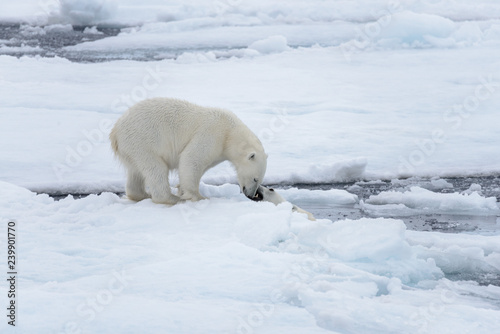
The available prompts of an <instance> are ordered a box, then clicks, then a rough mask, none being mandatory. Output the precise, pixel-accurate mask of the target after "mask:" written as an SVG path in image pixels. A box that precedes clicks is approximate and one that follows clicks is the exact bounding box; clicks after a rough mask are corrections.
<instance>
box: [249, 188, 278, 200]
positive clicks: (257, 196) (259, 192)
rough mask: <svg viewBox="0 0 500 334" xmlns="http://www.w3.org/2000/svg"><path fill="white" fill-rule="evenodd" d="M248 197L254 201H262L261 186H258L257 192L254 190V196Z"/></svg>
mask: <svg viewBox="0 0 500 334" xmlns="http://www.w3.org/2000/svg"><path fill="white" fill-rule="evenodd" d="M270 190H273V189H270ZM249 198H250V199H251V200H252V201H255V202H260V201H262V200H263V199H264V193H263V192H262V186H259V188H258V189H257V192H255V196H253V197H249Z"/></svg>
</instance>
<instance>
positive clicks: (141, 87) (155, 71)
mask: <svg viewBox="0 0 500 334" xmlns="http://www.w3.org/2000/svg"><path fill="white" fill-rule="evenodd" d="M144 72H145V73H144V76H143V78H142V80H141V82H140V84H137V85H135V86H134V87H132V89H131V90H130V92H129V93H128V94H121V95H120V96H119V97H117V98H116V99H115V100H114V101H113V102H112V104H111V110H112V111H113V112H114V113H122V112H124V111H126V110H127V109H128V108H130V107H131V106H133V105H134V104H136V103H137V102H140V101H142V100H145V99H147V98H149V97H151V94H152V92H153V91H154V90H156V89H158V88H159V87H160V86H161V84H162V83H163V81H164V80H165V72H163V71H162V68H161V66H160V65H159V64H158V65H156V66H155V67H153V66H147V67H146V68H145V69H144ZM113 124H114V121H113V120H111V119H108V118H103V119H101V120H100V121H99V124H98V125H97V126H96V127H94V128H93V129H83V130H81V134H82V136H83V138H82V139H81V140H80V141H78V142H77V143H76V144H75V145H66V147H65V151H66V156H65V159H64V161H62V162H54V163H52V171H53V172H54V174H55V175H56V178H57V180H58V181H59V182H62V181H63V180H64V177H65V175H67V174H68V173H70V172H71V171H72V170H73V169H74V168H77V167H79V166H80V165H81V164H82V163H83V161H84V159H85V158H86V157H88V156H90V155H91V154H92V153H93V152H94V150H95V148H96V147H98V146H99V145H108V144H109V140H108V134H109V132H110V131H111V129H112V128H113Z"/></svg>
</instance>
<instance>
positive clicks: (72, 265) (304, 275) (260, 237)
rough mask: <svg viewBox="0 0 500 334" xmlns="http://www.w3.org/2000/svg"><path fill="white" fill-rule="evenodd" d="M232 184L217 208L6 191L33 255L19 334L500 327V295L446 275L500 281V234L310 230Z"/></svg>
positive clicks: (7, 187)
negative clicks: (480, 276)
mask: <svg viewBox="0 0 500 334" xmlns="http://www.w3.org/2000/svg"><path fill="white" fill-rule="evenodd" d="M235 187H236V186H235V185H223V186H219V187H216V186H206V187H204V188H202V190H203V191H204V193H205V194H207V193H210V194H211V195H213V196H214V197H213V198H212V199H210V200H204V201H201V202H197V203H184V204H180V205H176V206H173V207H167V206H164V205H157V204H154V203H152V202H151V201H150V200H145V201H142V202H140V203H134V202H132V201H129V200H127V199H121V198H119V197H118V196H117V195H115V194H112V193H103V194H101V195H91V196H88V197H86V198H83V199H73V198H72V197H71V196H69V197H67V198H65V199H62V200H60V201H54V200H53V199H51V198H49V197H48V196H47V195H36V194H34V193H32V192H30V191H28V190H26V189H24V188H21V187H18V186H15V185H12V184H9V183H5V182H3V183H1V187H0V212H2V217H3V218H2V220H6V219H7V217H15V218H16V221H17V230H18V240H19V247H20V248H21V249H22V257H21V258H20V266H21V267H20V268H21V271H20V272H21V274H20V278H21V281H20V282H19V285H18V286H19V289H20V295H19V305H20V306H19V312H20V313H19V322H18V328H17V329H18V330H20V331H22V332H27V333H30V332H35V331H36V332H37V333H53V332H63V333H64V332H71V331H75V330H76V329H79V330H81V331H82V332H101V333H108V332H109V333H116V332H121V333H123V332H137V331H142V332H148V333H153V332H156V331H158V330H160V328H161V331H164V332H168V333H180V332H189V333H202V332H205V333H206V332H207V331H209V332H211V333H227V332H236V333H238V332H242V333H245V332H251V331H255V332H257V331H262V332H265V333H271V332H276V331H280V330H286V331H287V332H290V333H304V332H307V333H323V332H325V333H326V332H327V331H334V332H339V333H359V332H369V331H374V332H406V333H418V332H419V331H428V332H439V331H443V328H445V326H444V324H447V327H446V328H447V330H449V331H451V332H456V333H466V332H475V331H477V330H479V329H481V330H482V332H485V333H494V332H495V330H496V329H498V326H499V325H500V322H499V320H498V319H500V318H499V317H498V304H497V303H498V297H499V296H500V288H499V287H496V286H492V285H490V286H478V285H477V283H475V282H470V281H456V282H453V281H450V280H448V279H446V278H445V275H447V274H452V273H455V272H460V273H476V272H477V271H484V272H487V273H490V274H493V273H496V274H500V265H499V263H500V262H499V261H498V259H499V258H500V246H499V245H500V236H478V235H451V234H448V235H447V234H442V233H433V232H415V231H406V228H405V225H404V224H403V222H402V221H400V220H394V219H385V218H377V219H367V218H365V219H360V220H344V221H338V222H335V223H333V224H332V222H330V221H328V220H319V221H316V222H311V221H309V220H307V219H306V218H305V217H303V216H302V215H300V214H297V213H293V212H292V210H291V205H278V206H275V205H273V204H271V203H262V202H259V203H257V202H251V201H248V200H246V199H245V198H244V196H243V195H241V194H240V193H239V192H237V191H236V189H235ZM290 192H291V193H294V192H297V190H291V191H290ZM283 194H284V195H286V194H287V191H284V192H283ZM335 196H337V197H338V195H337V194H335V195H334V196H332V197H335ZM221 211H224V215H221V214H220V212H221ZM2 252H4V251H2ZM0 292H1V293H2V295H5V294H6V290H5V287H4V286H0ZM39 305H44V307H39ZM192 319H196V321H194V322H193V321H192ZM9 327H10V326H9ZM0 328H2V332H7V333H9V332H11V330H10V328H8V327H7V325H6V323H5V322H2V323H0Z"/></svg>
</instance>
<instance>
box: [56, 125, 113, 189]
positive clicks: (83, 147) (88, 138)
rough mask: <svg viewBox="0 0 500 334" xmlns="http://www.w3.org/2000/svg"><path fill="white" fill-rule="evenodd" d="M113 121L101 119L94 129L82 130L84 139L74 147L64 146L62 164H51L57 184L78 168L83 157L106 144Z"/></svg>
mask: <svg viewBox="0 0 500 334" xmlns="http://www.w3.org/2000/svg"><path fill="white" fill-rule="evenodd" d="M113 124H114V121H112V120H111V119H108V118H103V119H101V120H100V121H99V124H98V126H97V127H95V128H94V129H90V130H87V129H83V130H82V131H81V133H82V135H83V137H85V139H82V140H80V141H79V142H78V143H76V145H74V146H70V145H66V147H65V150H66V157H65V160H64V162H54V163H52V171H53V172H54V174H55V175H56V177H57V180H58V181H59V182H62V181H63V180H64V176H65V175H66V174H68V173H69V172H71V171H72V170H73V168H76V167H78V166H80V165H81V164H82V162H83V159H84V158H85V157H88V156H89V155H91V154H92V152H93V151H94V149H95V148H96V147H97V146H99V145H102V144H103V143H108V142H109V141H108V133H109V132H110V131H111V129H112V128H113Z"/></svg>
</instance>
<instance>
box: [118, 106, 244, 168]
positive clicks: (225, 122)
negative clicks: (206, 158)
mask: <svg viewBox="0 0 500 334" xmlns="http://www.w3.org/2000/svg"><path fill="white" fill-rule="evenodd" d="M241 126H243V127H245V128H246V126H245V125H244V124H243V123H242V122H241V121H240V120H239V119H238V118H237V117H236V116H235V115H234V114H233V113H232V112H230V111H227V110H224V109H216V108H206V107H201V106H198V105H196V104H193V103H189V102H187V101H183V100H178V99H171V98H152V99H147V100H144V101H141V102H139V103H137V104H135V105H134V106H132V107H131V108H130V109H129V110H128V111H127V112H126V113H125V114H124V115H123V116H122V117H120V119H118V121H117V122H116V125H115V127H114V128H113V130H112V132H111V135H110V137H111V141H112V144H113V148H114V150H115V152H116V153H118V152H120V154H121V155H129V156H138V155H140V154H141V153H140V152H141V151H143V150H145V149H147V150H152V152H153V153H155V154H157V155H159V156H162V157H163V158H164V159H165V160H168V162H169V163H170V164H171V165H174V166H175V165H177V162H178V155H179V154H180V153H181V152H182V150H183V149H184V147H186V145H187V144H188V143H189V141H191V140H193V138H196V137H200V136H201V137H207V139H208V138H210V140H214V136H215V137H217V136H222V137H223V136H225V135H226V132H227V131H228V130H229V129H231V128H234V127H241ZM165 152H168V156H165ZM120 154H118V155H119V156H120Z"/></svg>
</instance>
